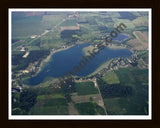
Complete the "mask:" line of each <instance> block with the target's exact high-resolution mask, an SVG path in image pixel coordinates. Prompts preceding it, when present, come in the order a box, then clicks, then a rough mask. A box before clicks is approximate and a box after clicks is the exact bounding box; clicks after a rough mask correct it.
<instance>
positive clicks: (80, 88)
mask: <svg viewBox="0 0 160 128" xmlns="http://www.w3.org/2000/svg"><path fill="white" fill-rule="evenodd" d="M76 91H77V93H78V95H89V94H97V93H98V90H97V88H95V86H94V83H93V82H80V83H76Z"/></svg>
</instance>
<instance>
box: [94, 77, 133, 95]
mask: <svg viewBox="0 0 160 128" xmlns="http://www.w3.org/2000/svg"><path fill="white" fill-rule="evenodd" d="M97 82H98V85H99V87H100V91H101V94H102V97H103V98H112V97H126V96H130V95H132V94H133V90H132V87H130V86H124V85H121V84H107V83H106V82H104V81H103V80H102V79H98V80H97Z"/></svg>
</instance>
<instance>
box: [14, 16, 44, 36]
mask: <svg viewBox="0 0 160 128" xmlns="http://www.w3.org/2000/svg"><path fill="white" fill-rule="evenodd" d="M41 20H42V17H41V16H26V17H24V16H22V17H14V18H13V21H12V33H13V34H12V38H20V37H28V36H31V35H34V34H41V33H43V32H44V30H45V29H44V28H43V25H42V24H41Z"/></svg>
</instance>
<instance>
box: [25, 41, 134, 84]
mask: <svg viewBox="0 0 160 128" xmlns="http://www.w3.org/2000/svg"><path fill="white" fill-rule="evenodd" d="M89 45H90V44H77V45H75V46H73V47H71V48H69V49H67V50H64V51H60V52H57V53H55V54H53V55H52V57H51V60H50V61H49V62H48V63H47V64H46V65H45V66H44V67H43V68H42V70H41V71H40V72H39V73H38V74H37V75H36V76H34V77H32V78H29V79H28V80H26V81H25V82H24V83H25V84H27V85H38V84H40V83H42V82H43V81H44V80H45V79H46V78H47V77H54V78H58V77H61V75H62V74H63V73H68V72H69V71H70V70H72V69H73V67H74V66H76V65H78V63H79V62H80V61H81V60H83V59H82V56H84V53H83V52H82V49H83V48H84V47H86V46H89ZM131 54H132V53H131V52H130V51H129V50H128V49H110V48H108V47H105V49H103V50H101V51H100V53H99V54H98V55H96V56H95V58H93V59H92V60H90V63H87V65H86V66H85V68H83V69H82V70H81V71H80V72H79V73H78V74H76V75H78V76H86V75H89V74H90V73H92V72H94V71H95V70H96V69H97V68H98V67H99V66H100V65H101V64H103V63H104V62H106V61H108V60H110V59H112V58H116V57H130V56H131Z"/></svg>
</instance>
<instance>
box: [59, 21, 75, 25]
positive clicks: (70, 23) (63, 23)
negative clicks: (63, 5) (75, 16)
mask: <svg viewBox="0 0 160 128" xmlns="http://www.w3.org/2000/svg"><path fill="white" fill-rule="evenodd" d="M76 23H77V21H76V20H66V21H64V22H62V23H61V24H60V25H59V26H77V24H76Z"/></svg>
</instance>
